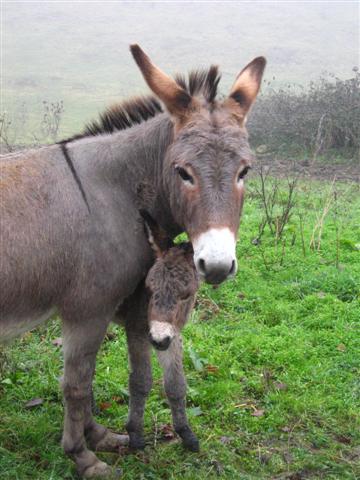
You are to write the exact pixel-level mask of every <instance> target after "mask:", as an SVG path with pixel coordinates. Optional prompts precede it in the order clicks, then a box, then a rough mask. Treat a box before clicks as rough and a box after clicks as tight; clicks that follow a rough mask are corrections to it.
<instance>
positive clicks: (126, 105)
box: [58, 65, 220, 143]
mask: <svg viewBox="0 0 360 480" xmlns="http://www.w3.org/2000/svg"><path fill="white" fill-rule="evenodd" d="M175 81H176V83H177V84H178V85H180V87H181V88H183V89H184V90H186V92H187V93H189V95H191V96H192V95H202V96H203V97H204V98H205V100H206V101H207V102H208V103H210V104H212V103H213V102H214V100H215V97H216V94H217V87H218V84H219V81H220V74H219V72H218V67H217V66H215V65H211V67H210V68H209V69H207V70H206V69H204V70H194V71H192V72H190V73H189V76H188V79H186V78H185V77H184V76H183V75H176V76H175ZM161 112H163V109H162V107H161V104H160V102H159V100H158V99H157V98H156V97H155V96H153V95H146V96H138V97H133V98H130V99H129V100H124V101H123V102H121V103H118V104H116V105H113V106H111V107H109V108H107V109H106V110H105V111H104V112H103V113H101V114H100V116H99V118H98V119H97V120H93V121H92V122H90V123H88V124H87V125H85V128H84V130H83V131H82V133H80V134H77V135H74V136H72V137H70V138H68V139H66V140H62V141H60V142H58V143H68V142H71V141H73V140H77V139H80V138H84V137H91V136H96V135H101V134H104V133H113V132H116V131H119V130H125V129H127V128H131V127H132V126H134V125H137V124H139V123H142V122H145V121H146V120H148V119H149V118H153V117H155V116H156V115H158V114H159V113H161Z"/></svg>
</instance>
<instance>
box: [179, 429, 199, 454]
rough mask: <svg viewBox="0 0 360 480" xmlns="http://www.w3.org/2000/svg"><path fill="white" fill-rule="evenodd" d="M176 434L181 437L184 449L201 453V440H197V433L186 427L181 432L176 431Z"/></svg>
mask: <svg viewBox="0 0 360 480" xmlns="http://www.w3.org/2000/svg"><path fill="white" fill-rule="evenodd" d="M176 433H177V434H178V435H180V437H181V439H182V444H183V446H184V448H186V449H187V450H190V451H191V452H199V451H200V443H199V440H198V439H197V438H196V435H195V433H194V432H193V431H192V430H191V429H190V428H188V427H185V428H182V429H181V430H176Z"/></svg>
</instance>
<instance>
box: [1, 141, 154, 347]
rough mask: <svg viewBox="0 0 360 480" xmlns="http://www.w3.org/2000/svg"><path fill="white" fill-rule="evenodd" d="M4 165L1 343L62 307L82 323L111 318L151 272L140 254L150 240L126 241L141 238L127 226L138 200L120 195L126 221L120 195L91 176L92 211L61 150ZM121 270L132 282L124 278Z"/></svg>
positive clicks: (27, 155) (3, 162)
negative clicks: (85, 318)
mask: <svg viewBox="0 0 360 480" xmlns="http://www.w3.org/2000/svg"><path fill="white" fill-rule="evenodd" d="M0 162H1V163H0V219H1V220H0V221H1V242H0V342H1V341H5V340H7V339H9V338H11V337H13V336H15V335H18V334H20V333H21V332H23V331H26V330H29V329H31V328H33V327H34V326H35V325H37V324H39V323H41V322H42V321H44V320H46V319H47V318H49V317H50V315H51V314H52V313H53V311H54V310H55V309H58V310H59V312H60V314H61V315H62V316H63V317H64V316H67V317H79V315H80V313H79V312H80V311H81V316H86V315H87V314H88V313H91V315H94V316H96V315H97V314H98V316H99V317H100V316H102V317H103V316H104V314H106V315H107V316H109V315H110V314H111V313H110V312H111V311H114V310H115V308H116V305H117V304H118V303H119V302H121V300H122V299H123V298H125V297H126V296H127V295H129V294H130V293H131V292H132V290H133V289H134V288H135V286H136V284H137V283H138V281H139V280H140V278H141V274H142V269H144V265H141V262H140V261H139V255H137V254H136V253H137V252H136V251H135V249H140V248H141V247H142V244H141V241H142V237H143V235H141V236H140V240H139V238H137V239H133V241H132V242H130V241H129V240H127V238H125V237H126V235H131V234H132V235H133V236H134V234H136V232H135V229H134V228H131V229H130V228H126V227H128V226H129V224H135V225H136V209H135V207H133V206H132V205H131V200H130V199H129V200H128V199H127V198H126V197H125V196H124V195H123V197H121V196H120V198H121V201H122V202H123V203H125V204H126V212H127V215H128V218H126V219H125V218H124V217H122V216H121V212H119V209H118V205H117V204H116V202H115V203H114V199H113V197H114V195H112V196H107V195H106V186H105V187H104V188H103V189H100V188H97V187H98V186H97V185H96V184H91V183H90V179H89V180H87V177H86V172H84V173H83V181H84V184H85V186H86V187H88V189H89V191H91V203H92V210H91V212H90V211H89V210H88V208H87V206H86V204H85V203H84V199H83V198H82V196H81V193H80V192H79V189H78V186H77V184H76V182H75V180H74V176H73V175H72V172H71V170H70V168H69V166H68V164H67V163H66V159H65V158H64V155H63V152H62V151H61V148H60V146H59V145H53V146H49V147H43V148H40V149H38V150H29V151H25V152H21V153H19V154H15V155H6V156H3V157H2V158H1V160H0ZM86 187H85V188H86ZM139 231H140V232H142V228H141V227H140V226H139ZM139 242H140V245H138V244H139ZM143 242H144V243H145V242H146V239H143ZM127 244H130V245H131V246H132V248H133V249H134V252H132V251H131V249H130V248H124V245H125V246H126V245H127ZM145 247H146V245H145ZM129 259H133V262H134V263H133V264H132V263H131V262H130V260H129ZM139 264H140V265H139ZM126 265H128V266H127V267H126ZM122 268H125V269H126V270H129V271H130V272H132V273H133V278H125V279H124V272H123V270H122ZM106 309H108V311H107V312H105V311H104V310H106Z"/></svg>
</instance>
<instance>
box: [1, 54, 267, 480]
mask: <svg viewBox="0 0 360 480" xmlns="http://www.w3.org/2000/svg"><path fill="white" fill-rule="evenodd" d="M131 51H132V54H133V56H134V58H135V61H136V63H137V64H138V66H139V68H140V70H141V72H142V74H143V76H144V78H145V80H146V82H147V83H148V85H149V87H150V88H151V90H152V91H153V92H154V93H155V95H156V96H157V98H158V99H160V100H161V101H162V102H163V103H164V105H165V107H166V112H165V113H163V112H162V111H161V107H160V104H159V103H158V100H157V99H156V98H154V97H149V98H141V99H135V100H132V101H130V102H127V103H125V104H123V105H121V106H119V107H115V108H114V109H112V110H109V111H107V112H105V114H104V115H103V116H102V118H101V120H100V122H97V123H93V124H91V125H90V126H89V127H88V128H87V129H86V131H85V132H84V134H83V135H79V136H77V137H75V138H73V139H71V140H69V141H67V142H62V143H61V144H60V145H52V146H48V147H44V148H40V149H38V150H31V151H27V152H22V153H19V154H17V155H12V156H7V157H5V159H4V161H3V162H2V164H1V198H0V200H1V202H0V203H1V212H0V213H1V242H0V243H1V251H2V252H1V273H0V275H1V284H0V312H1V319H0V339H1V340H6V339H8V338H11V337H12V336H14V335H16V334H19V333H21V332H22V331H25V330H28V329H30V328H32V327H34V326H35V325H37V324H39V323H40V322H41V321H44V320H46V319H47V318H48V317H49V316H50V315H51V314H52V313H53V312H54V310H55V309H56V310H57V311H58V313H59V314H60V316H61V318H62V321H63V342H64V362H65V371H64V380H63V392H64V398H65V425H64V434H63V447H64V449H65V452H66V453H67V454H68V455H70V457H72V458H73V460H74V461H75V463H76V466H77V469H78V471H79V473H80V474H81V475H83V476H84V477H87V478H91V477H95V476H101V475H103V476H105V475H107V474H108V473H109V467H108V466H107V465H106V464H105V463H103V462H101V461H100V460H99V459H98V458H97V457H96V455H95V454H94V453H93V451H91V450H90V449H88V447H87V444H86V441H87V442H88V446H89V447H90V448H92V449H95V450H101V449H116V448H117V447H118V446H119V445H120V444H122V443H124V441H125V440H124V438H123V436H119V435H116V434H114V433H111V432H109V431H108V430H107V429H105V428H104V427H102V426H100V425H98V424H97V423H96V422H95V421H94V420H93V418H92V415H91V384H92V378H93V373H94V368H95V359H96V353H97V351H98V349H99V346H100V344H101V341H102V339H103V337H104V334H105V332H106V328H107V326H108V324H109V322H110V321H111V320H113V318H114V316H115V312H116V311H117V309H118V308H119V306H121V305H122V304H123V302H124V301H125V299H127V308H126V311H127V314H126V315H127V319H126V325H127V335H128V339H129V357H130V363H131V370H132V372H131V376H130V392H131V398H132V399H133V400H131V403H130V414H129V420H128V423H127V430H128V432H129V433H130V438H131V433H132V431H134V430H136V428H135V427H136V425H137V422H139V418H140V417H141V416H142V411H143V408H144V402H145V396H146V392H147V390H148V388H149V385H145V384H144V382H143V369H140V370H139V365H142V364H148V363H149V362H148V357H149V355H150V354H149V341H148V338H146V337H145V336H141V334H140V333H139V332H138V331H137V330H136V329H133V330H132V329H131V327H130V326H131V324H132V319H134V317H135V316H140V315H146V311H147V305H146V300H145V298H146V296H145V295H143V290H142V287H139V286H138V285H139V283H140V282H141V280H142V279H143V278H144V277H145V275H146V272H147V271H148V269H149V267H150V265H151V261H152V254H151V249H150V246H149V244H148V241H147V238H146V235H145V233H144V230H143V225H142V221H141V219H140V215H139V213H138V209H139V207H140V208H141V207H144V206H145V207H146V209H147V210H148V211H149V212H150V214H151V215H152V217H154V218H155V219H156V220H157V222H158V223H159V224H160V225H161V226H163V227H164V228H165V229H166V230H167V232H169V234H170V235H172V236H174V235H176V234H177V233H179V232H181V231H184V230H185V231H187V233H188V234H189V236H190V239H191V241H192V243H193V247H194V261H195V265H196V268H197V270H198V273H199V275H200V276H201V277H202V278H203V279H204V280H205V281H206V282H209V283H215V284H218V283H220V282H222V281H224V280H225V279H226V278H228V277H229V276H232V275H234V274H235V272H236V258H235V242H236V233H237V230H238V226H239V217H240V213H241V207H242V203H243V195H244V185H243V177H244V175H245V174H246V171H247V169H248V167H249V163H250V160H251V153H250V148H249V144H248V139H247V133H246V130H245V126H244V124H245V120H246V115H247V113H248V112H249V109H250V107H251V105H252V103H253V101H254V100H255V97H256V95H257V92H258V90H259V87H260V82H261V77H262V73H263V70H264V66H265V60H264V58H262V57H259V58H256V59H255V60H253V61H252V62H251V63H250V64H249V65H248V66H247V67H245V68H244V69H243V70H242V72H241V73H240V74H239V75H238V77H237V79H236V80H235V83H234V85H233V87H232V90H231V92H230V95H229V97H228V98H226V99H225V100H224V101H221V102H218V101H216V98H215V97H216V88H217V85H218V82H219V76H218V73H217V69H216V67H211V68H210V69H209V71H208V72H197V73H195V74H192V75H190V77H189V81H188V83H187V82H186V81H185V80H184V78H182V77H178V78H177V79H176V80H174V79H172V78H170V77H169V76H167V75H166V74H165V73H163V72H162V71H161V70H159V69H158V68H157V67H156V66H155V65H153V64H152V62H151V61H150V59H149V58H148V57H147V56H146V55H145V53H144V52H143V51H142V50H141V49H140V47H139V46H137V45H133V46H132V47H131ZM145 120H147V121H145ZM137 124H138V125H137ZM118 130H119V131H118ZM134 292H135V293H134ZM132 339H134V341H132Z"/></svg>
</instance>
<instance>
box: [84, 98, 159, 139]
mask: <svg viewBox="0 0 360 480" xmlns="http://www.w3.org/2000/svg"><path fill="white" fill-rule="evenodd" d="M162 111H163V110H162V108H161V105H160V102H159V101H158V100H157V99H156V98H155V97H153V96H147V97H135V98H132V99H130V100H126V101H124V102H122V103H120V104H118V105H114V106H113V107H110V108H108V109H107V110H105V112H104V113H102V114H101V115H100V118H99V120H95V121H93V122H91V123H89V124H88V125H86V127H85V130H84V136H90V135H101V134H102V133H113V132H114V131H117V130H125V129H126V128H130V127H132V126H133V125H136V124H139V123H142V122H144V121H145V120H148V119H149V118H152V117H155V115H157V114H158V113H161V112H162Z"/></svg>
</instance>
